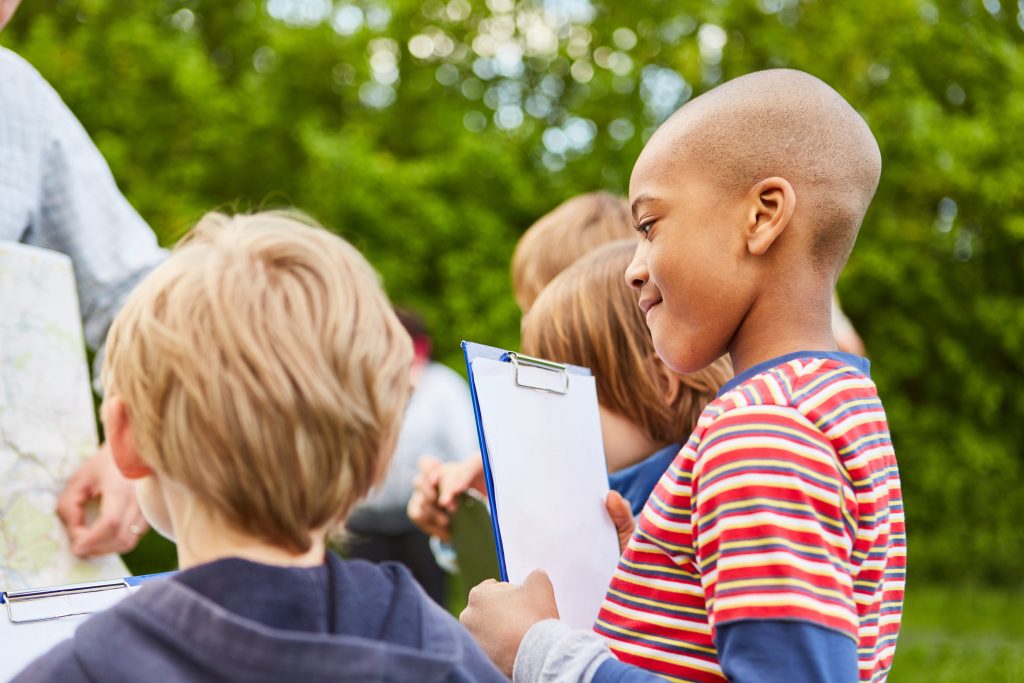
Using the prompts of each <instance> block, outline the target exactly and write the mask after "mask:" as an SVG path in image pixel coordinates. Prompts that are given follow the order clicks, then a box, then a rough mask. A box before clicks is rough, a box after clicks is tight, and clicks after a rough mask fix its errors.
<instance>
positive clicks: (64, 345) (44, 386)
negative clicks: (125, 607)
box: [0, 242, 127, 591]
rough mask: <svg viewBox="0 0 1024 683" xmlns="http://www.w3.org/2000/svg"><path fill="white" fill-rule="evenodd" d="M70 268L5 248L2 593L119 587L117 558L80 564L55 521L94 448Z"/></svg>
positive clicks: (0, 269) (63, 259) (0, 349)
mask: <svg viewBox="0 0 1024 683" xmlns="http://www.w3.org/2000/svg"><path fill="white" fill-rule="evenodd" d="M71 268H72V267H71V260H70V259H69V258H68V257H67V256H65V255H63V254H59V253H56V252H52V251H48V250H45V249H37V248H34V247H27V246H24V245H20V244H14V243H10V242H0V591H4V590H17V589H21V588H27V587H40V586H50V585H59V584H67V583H77V582H81V581H96V580H100V579H107V578H114V577H122V576H125V575H126V574H127V570H126V569H125V567H124V564H122V562H121V560H120V558H119V557H117V556H108V557H105V558H100V559H97V560H90V561H83V560H79V559H78V558H76V557H75V556H74V555H73V554H72V553H71V552H70V550H69V545H68V539H67V535H66V534H65V532H64V527H63V526H62V525H61V523H60V520H59V519H58V517H57V514H56V512H55V509H56V505H57V497H58V495H59V494H60V492H61V490H63V488H64V483H65V482H66V481H67V479H68V477H69V476H71V474H72V473H73V472H74V471H75V469H76V468H77V467H78V465H79V464H80V463H81V462H82V460H83V459H85V458H87V457H88V456H90V455H92V454H93V453H94V452H95V451H96V447H97V431H96V422H95V415H94V410H93V402H92V393H91V391H90V388H89V369H88V366H87V363H86V356H85V343H84V341H83V337H82V319H81V317H80V315H79V310H78V297H77V293H76V291H75V281H74V275H73V272H72V269H71Z"/></svg>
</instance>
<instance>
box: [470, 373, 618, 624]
mask: <svg viewBox="0 0 1024 683" xmlns="http://www.w3.org/2000/svg"><path fill="white" fill-rule="evenodd" d="M472 369H473V370H472V371H473V377H474V383H475V387H476V394H477V400H478V402H479V406H480V415H481V420H482V423H483V431H484V438H485V440H486V443H487V454H488V460H489V464H490V469H491V477H492V481H493V485H494V489H495V490H494V499H495V500H494V502H495V506H496V508H497V509H496V510H495V511H494V512H495V514H496V515H497V519H498V526H499V529H500V531H501V543H502V547H503V551H504V557H505V567H506V570H507V573H508V578H509V581H511V582H512V583H522V581H523V579H525V578H526V576H527V575H528V574H529V573H530V572H531V571H533V570H534V569H544V570H545V571H546V572H547V573H548V575H549V576H550V577H551V582H552V584H553V586H554V589H555V600H556V602H557V603H558V611H559V615H560V617H561V618H562V620H563V621H565V622H567V623H568V624H569V625H571V626H573V627H575V628H585V629H589V628H591V627H592V626H593V623H594V619H595V618H596V617H597V613H598V611H599V610H600V607H601V602H602V600H603V599H604V596H605V592H606V591H607V589H608V583H609V582H610V580H611V577H612V573H613V572H614V571H615V566H616V564H617V562H618V558H619V546H618V538H617V536H616V533H615V527H614V525H613V524H612V522H611V520H610V519H609V517H608V513H607V512H606V511H605V498H606V496H607V495H608V474H607V469H606V466H605V458H604V447H603V444H602V441H601V423H600V418H599V415H598V410H597V390H596V388H595V385H594V378H593V377H590V376H583V375H572V374H571V375H569V386H568V388H569V391H568V393H567V394H564V395H562V394H557V393H550V392H547V391H540V390H537V389H530V388H522V387H517V386H516V385H515V383H514V381H513V377H514V371H515V369H514V367H513V366H512V364H511V363H502V362H499V361H494V360H490V359H486V358H475V359H473V361H472ZM521 370H522V372H523V373H524V375H523V377H524V379H527V380H528V381H529V383H530V384H535V383H544V382H551V383H553V384H552V388H554V386H556V385H557V386H558V387H561V386H562V382H563V379H562V378H561V375H560V374H559V373H556V372H552V371H549V370H542V369H535V368H526V367H523V368H521ZM546 378H547V379H546Z"/></svg>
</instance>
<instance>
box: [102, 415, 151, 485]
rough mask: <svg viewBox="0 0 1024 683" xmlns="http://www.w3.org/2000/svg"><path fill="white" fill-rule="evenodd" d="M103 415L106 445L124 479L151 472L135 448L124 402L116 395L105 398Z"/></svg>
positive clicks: (145, 475)
mask: <svg viewBox="0 0 1024 683" xmlns="http://www.w3.org/2000/svg"><path fill="white" fill-rule="evenodd" d="M103 417H104V420H103V429H104V431H105V432H106V437H107V445H108V446H109V447H110V452H111V454H112V455H113V456H114V464H116V465H117V469H119V470H121V474H123V475H124V476H125V478H126V479H141V478H143V477H147V476H149V475H151V474H153V469H152V468H151V467H150V466H149V465H147V464H146V463H145V462H144V461H143V460H142V457H141V456H139V451H138V449H137V448H135V435H134V434H132V424H131V418H130V417H129V415H128V407H127V406H125V404H124V402H123V401H122V400H121V399H119V398H117V397H116V396H115V397H111V398H108V399H105V400H104V402H103Z"/></svg>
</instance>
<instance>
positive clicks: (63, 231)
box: [0, 50, 165, 556]
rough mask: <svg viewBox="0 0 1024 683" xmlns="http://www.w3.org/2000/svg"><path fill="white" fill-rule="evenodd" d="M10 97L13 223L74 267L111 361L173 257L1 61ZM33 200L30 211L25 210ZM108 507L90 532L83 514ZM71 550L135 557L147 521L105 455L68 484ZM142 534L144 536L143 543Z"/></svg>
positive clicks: (90, 324)
mask: <svg viewBox="0 0 1024 683" xmlns="http://www.w3.org/2000/svg"><path fill="white" fill-rule="evenodd" d="M0 71H2V75H3V80H4V83H5V92H4V93H3V97H2V98H0V109H2V113H3V118H4V121H5V124H6V127H5V128H4V130H3V131H2V132H3V135H0V138H2V140H3V146H4V148H5V150H6V148H7V147H10V148H11V149H10V159H9V160H10V161H11V162H12V163H15V164H18V166H19V168H21V169H22V172H23V173H24V174H25V176H24V177H23V178H20V179H19V181H20V182H19V184H18V185H17V187H18V195H17V196H12V197H10V199H12V200H19V201H22V204H17V202H14V204H12V205H11V210H13V211H15V212H16V214H17V215H15V216H13V217H10V218H11V219H12V220H16V221H22V222H23V223H27V228H25V230H24V232H23V233H22V234H21V235H20V236H19V237H20V239H21V241H23V242H25V243H27V244H31V245H35V246H39V247H44V248H48V249H53V250H56V251H60V252H63V253H65V254H67V255H68V256H70V257H71V260H72V264H73V266H74V273H75V281H76V286H77V289H78V297H79V305H80V308H81V313H82V317H83V321H84V330H85V340H86V343H87V344H88V346H89V347H90V348H92V349H93V350H94V351H96V352H97V353H96V365H95V366H94V371H97V372H94V374H98V368H99V364H100V363H101V362H102V359H103V349H102V347H103V340H104V338H105V336H106V332H107V328H108V327H109V326H110V322H111V320H112V319H113V317H114V314H115V313H116V311H117V309H118V308H119V307H120V306H121V303H122V302H123V300H124V298H125V297H126V296H127V295H128V293H129V292H130V291H131V289H132V288H133V287H134V286H135V284H136V283H137V282H138V281H139V280H140V279H141V278H142V277H143V276H145V274H146V273H148V272H149V270H150V269H151V268H153V267H154V266H155V265H156V264H157V263H159V262H160V261H161V260H162V259H163V258H164V256H165V253H164V251H163V250H162V249H160V248H159V246H158V245H157V242H156V237H155V236H154V234H153V232H152V231H151V230H150V229H149V227H148V226H147V225H146V223H145V222H144V221H143V220H142V218H141V217H140V216H139V214H138V213H137V212H136V211H135V210H134V209H133V208H132V207H131V205H130V204H129V203H128V201H127V200H126V199H125V198H124V196H123V195H122V194H121V192H120V191H119V190H118V189H117V185H116V183H115V182H114V178H113V176H112V175H111V173H110V169H109V167H108V166H107V164H106V161H104V159H103V157H102V155H101V154H100V152H99V150H98V149H97V148H96V146H95V145H94V144H93V142H92V140H90V139H89V136H88V134H87V133H86V132H85V129H84V128H82V125H81V124H80V123H79V122H78V120H77V119H76V118H75V117H74V115H73V114H72V113H71V111H70V110H69V109H68V108H67V106H66V105H65V104H64V102H63V101H61V99H60V97H59V96H58V95H57V93H56V92H55V91H54V90H53V88H52V87H50V85H49V84H48V83H47V82H46V81H45V80H44V79H43V78H42V76H40V75H39V74H38V73H37V72H36V71H35V69H33V68H32V67H31V66H30V65H29V64H28V63H27V62H25V61H24V60H23V59H21V58H20V57H18V56H17V55H15V54H13V53H12V52H10V51H7V50H3V51H0ZM29 198H31V201H30V202H28V203H25V202H26V200H28V199H29ZM19 207H20V208H19ZM97 497H98V498H99V499H100V514H99V517H98V518H97V519H96V520H95V522H93V523H92V524H89V525H88V526H87V525H86V519H85V517H86V515H85V506H86V504H87V503H88V502H89V501H90V500H92V499H94V498H97ZM58 513H59V514H60V516H61V518H62V520H63V521H64V523H65V525H66V526H67V527H68V531H69V535H70V536H71V539H72V548H73V549H74V551H75V552H76V553H78V554H80V555H83V556H89V555H99V554H105V553H109V552H118V551H120V552H123V551H125V550H129V549H130V548H131V547H134V545H135V543H136V542H137V537H138V535H139V533H141V532H142V531H144V530H145V528H146V525H145V521H144V520H143V518H142V515H141V513H140V511H139V508H138V504H137V503H136V502H135V494H134V488H133V487H132V485H131V484H130V483H129V482H128V481H127V480H125V479H124V478H123V477H121V476H120V474H119V473H117V472H116V468H114V466H113V462H112V461H111V459H110V455H109V452H108V451H107V450H105V449H100V451H99V452H97V453H96V454H95V455H94V456H93V457H92V458H90V459H89V460H88V461H87V462H86V463H85V464H83V466H82V467H81V468H80V469H79V471H78V472H76V474H75V475H73V476H72V478H71V479H70V480H69V483H68V486H67V487H66V488H65V490H64V492H63V493H62V494H61V497H60V499H59V501H58ZM136 532H138V533H136Z"/></svg>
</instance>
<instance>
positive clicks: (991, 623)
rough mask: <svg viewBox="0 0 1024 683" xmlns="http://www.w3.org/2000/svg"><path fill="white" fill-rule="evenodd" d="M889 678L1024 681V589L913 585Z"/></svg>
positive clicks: (911, 682) (910, 682)
mask: <svg viewBox="0 0 1024 683" xmlns="http://www.w3.org/2000/svg"><path fill="white" fill-rule="evenodd" d="M889 681H890V683H926V682H927V683H974V682H975V681H977V682H979V683H1019V682H1020V681H1024V589H995V588H986V587H974V586H968V587H963V588H953V587H950V586H938V585H933V586H915V585H913V584H911V586H910V587H909V589H908V591H907V598H906V604H905V605H904V614H903V627H902V629H901V630H900V639H899V642H898V643H897V645H896V661H895V663H894V664H893V669H892V673H891V675H890V676H889Z"/></svg>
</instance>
